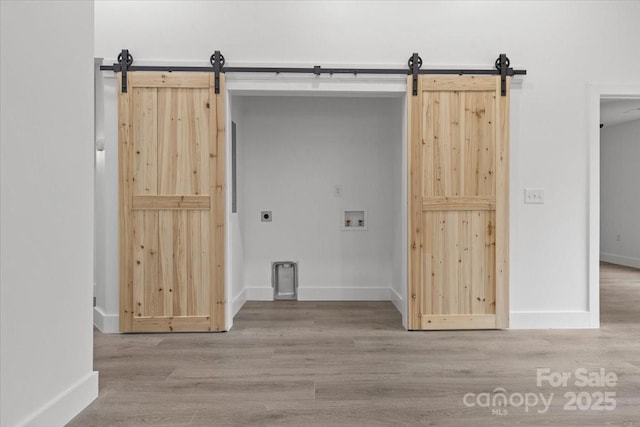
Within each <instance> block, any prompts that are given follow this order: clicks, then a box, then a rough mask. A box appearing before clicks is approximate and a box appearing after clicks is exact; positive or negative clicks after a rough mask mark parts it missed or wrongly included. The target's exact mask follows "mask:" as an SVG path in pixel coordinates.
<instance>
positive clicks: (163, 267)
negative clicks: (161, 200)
mask: <svg viewBox="0 0 640 427" xmlns="http://www.w3.org/2000/svg"><path fill="white" fill-rule="evenodd" d="M158 241H159V244H158V259H159V260H160V265H159V267H158V300H159V301H160V302H161V303H160V304H159V308H161V310H160V309H159V310H158V314H156V316H172V315H173V278H174V273H173V269H174V261H173V260H174V255H173V211H160V212H158Z"/></svg>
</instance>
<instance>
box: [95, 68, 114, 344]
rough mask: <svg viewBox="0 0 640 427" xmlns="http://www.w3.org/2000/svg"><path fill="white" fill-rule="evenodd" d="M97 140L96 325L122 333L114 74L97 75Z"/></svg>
mask: <svg viewBox="0 0 640 427" xmlns="http://www.w3.org/2000/svg"><path fill="white" fill-rule="evenodd" d="M96 83H97V84H96V94H95V95H96V100H95V105H96V123H95V137H96V140H98V139H100V140H102V141H103V143H104V150H103V151H96V152H95V164H96V168H95V208H96V211H95V221H96V226H95V227H96V229H95V233H96V239H97V240H96V244H95V255H96V257H95V262H96V268H95V270H96V275H95V297H96V306H95V308H94V309H93V323H94V324H95V326H96V327H97V328H98V329H100V330H101V331H102V332H107V333H114V332H118V331H119V324H118V318H119V305H118V304H119V280H120V279H119V275H118V111H117V109H118V104H117V102H118V95H117V94H118V88H117V80H116V78H115V75H114V74H113V73H104V72H101V71H97V73H96Z"/></svg>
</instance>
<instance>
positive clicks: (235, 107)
mask: <svg viewBox="0 0 640 427" xmlns="http://www.w3.org/2000/svg"><path fill="white" fill-rule="evenodd" d="M229 103H230V110H231V121H233V122H235V124H236V141H237V145H236V166H237V168H238V169H237V174H236V194H237V199H236V206H237V212H236V213H230V214H229V230H228V237H229V242H228V245H227V247H230V248H231V250H230V251H229V252H230V253H229V255H230V257H231V259H230V262H231V268H230V277H229V278H228V280H229V281H230V282H231V296H230V298H229V299H230V300H231V303H232V310H231V316H232V317H233V316H235V315H236V313H237V312H238V310H240V308H242V305H243V304H244V303H245V302H246V300H247V294H246V290H245V289H246V287H245V279H244V262H245V257H244V235H243V228H244V227H243V219H244V216H243V215H242V212H243V211H244V200H243V199H242V197H241V195H242V194H243V188H244V177H243V174H242V173H241V171H240V168H241V167H242V162H243V153H242V148H241V147H242V142H241V141H242V137H243V136H244V116H243V114H242V111H243V106H244V102H243V98H241V97H232V98H231V99H229ZM228 129H229V135H228V137H229V138H230V137H231V126H229V127H228ZM227 160H228V161H231V149H229V150H228V155H227ZM227 169H228V172H229V174H230V173H231V166H229V167H228V168H227ZM228 176H229V177H230V175H228ZM227 182H228V183H229V185H231V179H228V180H227ZM228 210H229V211H231V203H229V204H228ZM231 321H233V319H231ZM227 323H228V325H227V326H228V327H231V324H230V322H227Z"/></svg>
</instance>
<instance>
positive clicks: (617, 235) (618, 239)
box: [616, 234, 620, 242]
mask: <svg viewBox="0 0 640 427" xmlns="http://www.w3.org/2000/svg"><path fill="white" fill-rule="evenodd" d="M619 241H620V235H619V234H616V242H619Z"/></svg>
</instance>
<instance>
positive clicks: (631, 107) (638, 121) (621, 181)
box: [599, 96, 640, 323]
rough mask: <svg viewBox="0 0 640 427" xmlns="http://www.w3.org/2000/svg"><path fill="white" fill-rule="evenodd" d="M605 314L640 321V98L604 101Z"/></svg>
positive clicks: (606, 320)
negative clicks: (639, 225)
mask: <svg viewBox="0 0 640 427" xmlns="http://www.w3.org/2000/svg"><path fill="white" fill-rule="evenodd" d="M599 136H600V151H599V154H600V182H599V184H600V253H599V261H600V293H599V297H600V307H601V308H600V315H601V319H602V322H604V323H637V322H638V321H639V319H638V318H637V307H638V305H639V304H640V228H639V227H638V224H637V219H638V217H640V193H638V186H637V185H638V182H640V169H638V164H639V163H640V96H638V97H619V96H615V97H610V96H602V97H601V99H600V135H599Z"/></svg>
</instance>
